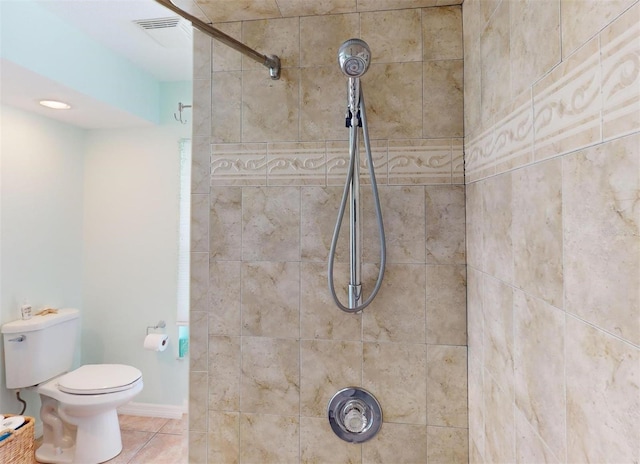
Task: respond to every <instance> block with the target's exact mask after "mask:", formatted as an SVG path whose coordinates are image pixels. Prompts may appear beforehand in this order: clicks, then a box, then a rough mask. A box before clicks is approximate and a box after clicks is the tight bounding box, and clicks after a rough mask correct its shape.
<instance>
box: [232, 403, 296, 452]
mask: <svg viewBox="0 0 640 464" xmlns="http://www.w3.org/2000/svg"><path fill="white" fill-rule="evenodd" d="M299 441H300V421H299V418H298V417H297V416H276V415H259V414H242V415H240V462H241V463H242V464H255V463H261V464H280V463H294V462H298V457H299V448H300V446H299Z"/></svg>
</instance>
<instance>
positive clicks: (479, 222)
mask: <svg viewBox="0 0 640 464" xmlns="http://www.w3.org/2000/svg"><path fill="white" fill-rule="evenodd" d="M485 183H486V182H475V183H473V184H467V185H466V188H465V195H466V198H465V213H466V214H465V216H466V224H465V229H466V237H465V240H466V242H467V247H466V256H467V264H468V265H469V266H472V267H474V268H475V269H479V270H483V269H484V266H485V264H486V263H485V261H484V247H483V240H482V235H483V231H484V221H483V219H484V218H483V206H482V205H483V202H484V186H485Z"/></svg>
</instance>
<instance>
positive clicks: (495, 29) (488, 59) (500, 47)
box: [480, 2, 517, 120]
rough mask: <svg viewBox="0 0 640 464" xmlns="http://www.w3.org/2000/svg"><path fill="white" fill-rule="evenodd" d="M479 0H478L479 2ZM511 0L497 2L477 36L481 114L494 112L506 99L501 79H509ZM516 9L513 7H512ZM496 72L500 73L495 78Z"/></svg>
mask: <svg viewBox="0 0 640 464" xmlns="http://www.w3.org/2000/svg"><path fill="white" fill-rule="evenodd" d="M482 4H483V2H481V5H482ZM510 5H514V8H515V5H516V4H515V3H513V2H500V3H499V4H498V7H497V9H496V11H495V12H494V14H493V15H492V16H491V18H490V19H489V22H488V24H487V26H486V27H485V29H484V31H483V32H482V34H481V36H480V55H481V63H482V66H481V68H480V84H481V102H482V103H481V117H482V120H487V119H489V118H491V117H492V116H494V115H495V114H496V113H497V112H498V111H499V110H500V109H502V108H504V106H505V105H506V104H507V103H508V102H509V100H510V92H509V91H508V87H507V88H505V83H507V85H508V83H509V82H510V80H511V71H510V68H511V66H510V63H511V53H510V48H509V41H510V33H509V32H510V31H509V14H510V13H509V10H510ZM516 9H517V8H516ZM497 76H500V77H499V78H497Z"/></svg>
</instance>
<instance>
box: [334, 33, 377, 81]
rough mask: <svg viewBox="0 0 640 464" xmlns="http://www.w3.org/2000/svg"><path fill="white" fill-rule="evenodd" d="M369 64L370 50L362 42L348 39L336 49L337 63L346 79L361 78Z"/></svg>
mask: <svg viewBox="0 0 640 464" xmlns="http://www.w3.org/2000/svg"><path fill="white" fill-rule="evenodd" d="M370 62H371V50H370V49H369V45H367V43H366V42H365V41H364V40H360V39H349V40H347V41H346V42H345V43H343V44H342V45H341V46H340V48H339V49H338V63H339V64H340V69H341V70H342V72H343V73H344V74H345V75H346V76H347V77H354V78H358V77H361V76H362V75H363V74H364V73H365V72H367V69H369V63H370Z"/></svg>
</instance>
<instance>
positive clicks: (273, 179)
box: [267, 142, 327, 185]
mask: <svg viewBox="0 0 640 464" xmlns="http://www.w3.org/2000/svg"><path fill="white" fill-rule="evenodd" d="M326 158H327V157H326V150H325V143H324V142H279V143H270V144H268V145H267V184H268V185H314V184H317V185H325V183H326V182H327V162H326V161H327V160H326Z"/></svg>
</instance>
